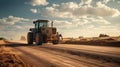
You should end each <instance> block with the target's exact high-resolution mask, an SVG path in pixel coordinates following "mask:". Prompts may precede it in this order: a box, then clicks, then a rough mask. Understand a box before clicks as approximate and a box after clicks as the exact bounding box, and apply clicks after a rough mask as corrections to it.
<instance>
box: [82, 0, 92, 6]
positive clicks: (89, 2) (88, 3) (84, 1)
mask: <svg viewBox="0 0 120 67" xmlns="http://www.w3.org/2000/svg"><path fill="white" fill-rule="evenodd" d="M91 3H92V0H81V3H80V5H88V6H90V4H91Z"/></svg>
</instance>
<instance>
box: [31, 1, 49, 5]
mask: <svg viewBox="0 0 120 67" xmlns="http://www.w3.org/2000/svg"><path fill="white" fill-rule="evenodd" d="M29 4H30V5H32V6H40V5H47V4H48V2H47V0H31V1H30V2H29Z"/></svg>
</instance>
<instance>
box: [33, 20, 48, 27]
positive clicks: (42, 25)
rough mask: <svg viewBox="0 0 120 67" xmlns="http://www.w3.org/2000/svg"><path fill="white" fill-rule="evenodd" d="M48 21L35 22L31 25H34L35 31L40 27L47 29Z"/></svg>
mask: <svg viewBox="0 0 120 67" xmlns="http://www.w3.org/2000/svg"><path fill="white" fill-rule="evenodd" d="M48 22H49V21H48V20H37V21H34V22H33V23H34V24H35V29H40V28H41V27H48Z"/></svg>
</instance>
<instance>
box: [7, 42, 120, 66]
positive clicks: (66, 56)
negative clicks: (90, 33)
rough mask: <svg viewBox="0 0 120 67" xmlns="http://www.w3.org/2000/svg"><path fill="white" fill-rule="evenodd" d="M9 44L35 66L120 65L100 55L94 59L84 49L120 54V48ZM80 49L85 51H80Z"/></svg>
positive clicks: (89, 51)
mask: <svg viewBox="0 0 120 67" xmlns="http://www.w3.org/2000/svg"><path fill="white" fill-rule="evenodd" d="M8 45H9V46H10V45H12V46H10V47H11V48H12V50H13V51H14V52H16V53H17V54H19V55H20V57H22V59H23V60H24V61H25V62H26V63H30V64H32V65H34V66H35V67H120V64H119V63H116V62H112V61H106V60H100V59H99V57H98V56H96V59H94V58H91V57H89V56H85V55H87V54H84V51H87V52H88V53H91V52H96V53H101V52H104V54H111V55H117V56H119V55H120V54H119V51H118V50H119V48H116V49H115V48H114V49H113V48H109V47H102V48H104V50H101V49H102V48H100V47H98V49H97V47H95V46H84V45H81V46H75V45H67V44H59V45H51V44H44V45H42V46H27V45H26V44H20V43H18V44H17V43H10V44H8ZM8 45H7V46H8ZM16 45H17V46H16ZM92 49H93V50H92ZM111 49H112V50H111ZM76 50H78V51H76ZM79 51H81V52H83V53H80V52H79ZM111 51H112V52H111ZM70 52H71V53H70ZM74 53H78V54H74ZM85 53H86V52H85ZM82 54H83V55H82ZM91 56H92V54H91ZM93 56H94V53H93ZM97 57H98V59H97ZM103 59H105V58H103Z"/></svg>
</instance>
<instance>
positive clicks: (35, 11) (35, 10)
mask: <svg viewBox="0 0 120 67" xmlns="http://www.w3.org/2000/svg"><path fill="white" fill-rule="evenodd" d="M30 11H32V12H33V13H37V12H38V11H37V9H30Z"/></svg>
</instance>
